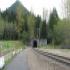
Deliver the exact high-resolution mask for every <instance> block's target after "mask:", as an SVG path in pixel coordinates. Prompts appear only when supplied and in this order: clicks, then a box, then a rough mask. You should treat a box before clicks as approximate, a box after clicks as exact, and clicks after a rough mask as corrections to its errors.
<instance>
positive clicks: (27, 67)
mask: <svg viewBox="0 0 70 70" xmlns="http://www.w3.org/2000/svg"><path fill="white" fill-rule="evenodd" d="M6 70H70V67H67V66H65V65H63V64H60V63H58V62H56V61H54V60H52V59H49V58H48V57H46V56H43V55H40V54H38V53H37V52H35V51H34V50H33V49H32V48H27V49H25V50H24V51H22V52H21V53H20V54H18V55H17V56H16V57H15V58H14V59H13V61H12V62H11V63H10V64H9V65H7V67H6Z"/></svg>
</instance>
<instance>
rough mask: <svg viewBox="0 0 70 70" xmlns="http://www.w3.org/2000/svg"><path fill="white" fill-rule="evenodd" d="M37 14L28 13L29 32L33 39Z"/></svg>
mask: <svg viewBox="0 0 70 70" xmlns="http://www.w3.org/2000/svg"><path fill="white" fill-rule="evenodd" d="M35 21H36V20H35V16H34V15H33V14H32V13H30V15H28V21H27V23H28V26H29V33H30V38H31V39H33V38H34V37H35V36H34V27H35Z"/></svg>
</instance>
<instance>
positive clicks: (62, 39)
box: [54, 19, 70, 45]
mask: <svg viewBox="0 0 70 70" xmlns="http://www.w3.org/2000/svg"><path fill="white" fill-rule="evenodd" d="M54 30H55V42H57V43H58V42H59V43H61V44H65V45H70V21H68V20H65V19H64V20H61V21H59V22H58V25H57V26H55V27H54Z"/></svg>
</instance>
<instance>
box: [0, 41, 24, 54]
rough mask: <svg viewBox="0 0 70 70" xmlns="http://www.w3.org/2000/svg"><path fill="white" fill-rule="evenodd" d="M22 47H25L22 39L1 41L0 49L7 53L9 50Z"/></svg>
mask: <svg viewBox="0 0 70 70" xmlns="http://www.w3.org/2000/svg"><path fill="white" fill-rule="evenodd" d="M1 47H2V48H1ZM20 48H24V45H23V43H22V42H20V41H0V51H1V52H2V53H3V54H6V53H8V52H9V51H12V50H15V49H20Z"/></svg>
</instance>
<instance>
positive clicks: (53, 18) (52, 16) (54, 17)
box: [49, 8, 59, 31]
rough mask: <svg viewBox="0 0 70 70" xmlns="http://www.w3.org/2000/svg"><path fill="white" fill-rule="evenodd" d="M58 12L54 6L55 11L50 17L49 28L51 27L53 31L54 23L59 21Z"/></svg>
mask: <svg viewBox="0 0 70 70" xmlns="http://www.w3.org/2000/svg"><path fill="white" fill-rule="evenodd" d="M58 19H59V17H58V14H57V11H56V9H55V8H53V12H52V13H51V14H50V18H49V28H50V29H51V31H53V30H54V25H56V24H57V22H58Z"/></svg>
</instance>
